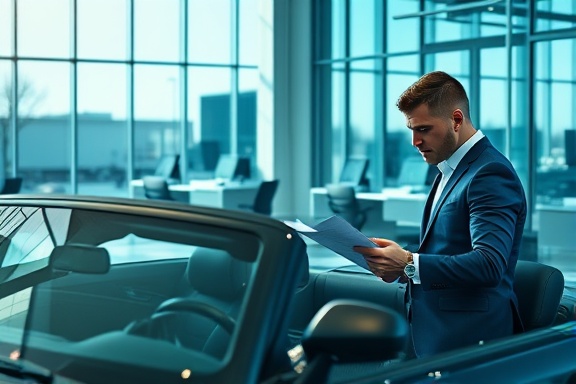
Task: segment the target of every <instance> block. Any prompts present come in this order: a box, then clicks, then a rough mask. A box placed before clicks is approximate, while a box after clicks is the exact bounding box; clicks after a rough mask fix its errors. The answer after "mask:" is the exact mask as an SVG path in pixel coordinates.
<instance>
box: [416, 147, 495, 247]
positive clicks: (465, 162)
mask: <svg viewBox="0 0 576 384" xmlns="http://www.w3.org/2000/svg"><path fill="white" fill-rule="evenodd" d="M490 145H491V144H490V141H489V140H488V138H487V137H483V138H482V139H481V140H480V141H478V143H476V144H475V145H474V146H472V148H470V150H469V151H468V153H467V154H466V155H465V156H464V158H463V159H462V161H460V163H459V164H458V166H457V167H456V169H455V170H454V173H452V176H450V179H449V180H448V183H446V185H445V186H444V189H443V190H442V194H441V195H440V197H439V198H438V201H437V202H436V205H435V206H434V210H433V211H432V212H430V210H431V206H432V201H433V200H434V194H435V193H436V189H437V188H438V184H439V183H440V177H439V176H441V175H440V174H439V175H437V176H436V179H435V180H434V187H433V189H432V190H431V191H430V194H429V195H428V199H427V200H426V206H425V208H424V215H423V219H422V226H421V228H420V247H422V243H424V240H425V239H426V237H427V236H428V233H429V230H430V227H431V226H432V224H433V223H434V222H435V221H436V218H437V216H438V212H439V211H440V208H442V205H444V201H445V200H446V198H447V197H448V195H449V194H450V193H451V192H452V190H453V189H454V186H455V185H456V183H457V182H458V181H459V180H460V179H461V178H462V175H464V173H465V172H466V171H467V170H468V168H469V167H470V164H471V163H473V162H474V161H475V160H476V159H477V158H478V156H480V154H481V153H482V152H483V151H484V150H485V149H486V148H487V147H488V146H490ZM424 228H425V229H424Z"/></svg>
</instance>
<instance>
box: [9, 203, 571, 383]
mask: <svg viewBox="0 0 576 384" xmlns="http://www.w3.org/2000/svg"><path fill="white" fill-rule="evenodd" d="M307 250H308V244H307V243H306V242H305V241H304V240H303V239H302V238H301V237H300V235H298V234H297V233H296V232H295V231H294V230H293V229H291V228H290V227H288V226H287V225H285V224H284V223H283V222H281V221H279V220H275V219H273V218H270V217H267V216H263V215H258V214H252V213H247V212H241V211H228V210H220V209H212V208H202V207H194V206H190V205H186V204H181V203H175V202H161V201H150V200H136V199H120V198H102V197H86V196H58V195H42V196H34V195H12V196H2V198H0V382H2V383H162V384H170V383H208V384H210V383H226V384H228V383H230V384H235V383H240V384H242V383H266V384H272V383H416V382H437V381H440V382H450V383H454V382H467V383H470V382H482V383H485V382H515V383H520V382H522V383H542V382H550V383H568V382H574V380H576V322H575V321H574V320H575V318H574V308H573V307H571V306H570V305H571V304H570V301H569V300H571V298H570V297H567V296H566V291H564V293H565V295H564V299H566V300H568V301H565V302H564V301H561V300H564V299H562V298H561V296H562V291H563V289H564V280H563V278H562V273H561V272H560V271H558V270H556V269H554V268H552V267H547V266H543V267H544V268H543V269H542V268H540V267H542V265H538V264H537V263H532V262H525V263H521V264H522V267H521V268H522V271H518V270H517V275H518V276H519V282H518V284H519V288H518V289H519V290H524V291H526V292H528V293H527V294H523V295H521V296H522V297H521V298H520V299H521V306H523V307H522V308H521V310H522V311H523V313H524V314H525V317H526V320H527V322H526V323H527V324H529V325H530V327H531V329H530V330H528V331H527V332H526V333H524V334H521V335H515V336H513V337H511V338H508V339H505V340H498V341H494V342H490V343H485V344H481V345H475V346H471V347H468V348H465V349H461V350H457V351H453V352H448V353H444V354H441V355H438V356H433V357H430V358H426V359H418V360H414V359H407V358H406V357H405V348H406V345H407V338H408V325H407V323H406V320H405V314H404V313H403V311H404V305H403V296H404V290H405V286H404V285H402V284H400V283H398V284H387V283H384V282H382V281H381V280H379V279H378V278H376V277H375V276H374V275H372V274H370V273H368V272H367V271H366V270H363V269H361V268H359V267H358V268H355V267H354V266H349V267H342V268H336V269H322V268H312V267H311V264H310V262H309V259H308V253H307ZM519 267H520V264H519ZM550 292H552V293H550ZM558 292H560V294H558Z"/></svg>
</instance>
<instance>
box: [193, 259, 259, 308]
mask: <svg viewBox="0 0 576 384" xmlns="http://www.w3.org/2000/svg"><path fill="white" fill-rule="evenodd" d="M186 272H187V277H188V282H189V284H190V285H191V286H192V288H193V289H195V290H196V291H198V292H200V293H202V294H205V295H208V296H212V297H215V298H218V299H221V300H225V301H231V300H234V299H237V298H240V297H242V296H243V294H244V291H245V289H246V286H247V284H248V279H249V277H250V264H249V263H247V262H245V261H241V260H238V259H235V258H234V257H232V256H231V255H230V254H229V253H228V252H226V251H223V250H220V249H212V248H197V249H196V250H195V251H194V253H193V254H192V256H190V259H189V260H188V266H187V271H186Z"/></svg>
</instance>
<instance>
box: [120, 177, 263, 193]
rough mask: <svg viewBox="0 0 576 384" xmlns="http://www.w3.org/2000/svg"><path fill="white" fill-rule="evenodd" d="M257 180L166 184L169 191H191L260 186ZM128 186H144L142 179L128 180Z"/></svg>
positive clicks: (198, 181) (193, 181)
mask: <svg viewBox="0 0 576 384" xmlns="http://www.w3.org/2000/svg"><path fill="white" fill-rule="evenodd" d="M260 183H261V181H259V180H246V181H243V182H239V181H228V182H224V183H223V182H221V181H219V180H192V181H190V182H189V183H188V184H168V189H170V190H171V191H179V192H191V191H197V190H220V189H254V188H258V187H259V186H260ZM130 187H144V182H143V181H142V179H135V180H131V181H130Z"/></svg>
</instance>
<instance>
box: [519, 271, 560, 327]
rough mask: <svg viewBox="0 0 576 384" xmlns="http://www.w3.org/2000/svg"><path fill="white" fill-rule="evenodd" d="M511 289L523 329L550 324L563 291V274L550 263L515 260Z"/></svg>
mask: <svg viewBox="0 0 576 384" xmlns="http://www.w3.org/2000/svg"><path fill="white" fill-rule="evenodd" d="M514 292H515V293H516V297H517V298H518V310H519V312H520V319H521V320H522V324H523V325H524V331H531V330H533V329H538V328H542V327H547V326H550V325H552V324H554V320H555V319H556V315H557V313H558V310H559V306H560V300H561V299H562V295H563V293H564V275H563V274H562V272H561V271H560V270H558V269H556V268H554V267H552V266H550V265H546V264H542V263H537V262H534V261H528V260H518V264H516V272H515V275H514Z"/></svg>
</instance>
